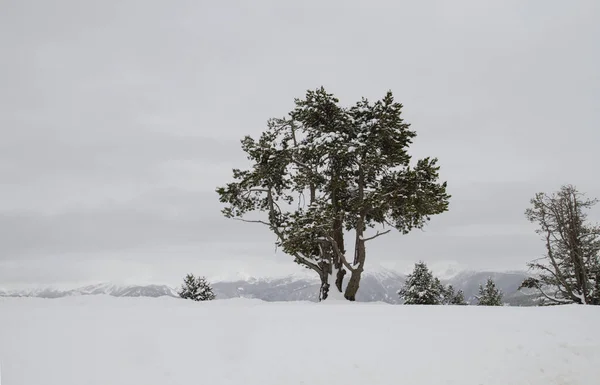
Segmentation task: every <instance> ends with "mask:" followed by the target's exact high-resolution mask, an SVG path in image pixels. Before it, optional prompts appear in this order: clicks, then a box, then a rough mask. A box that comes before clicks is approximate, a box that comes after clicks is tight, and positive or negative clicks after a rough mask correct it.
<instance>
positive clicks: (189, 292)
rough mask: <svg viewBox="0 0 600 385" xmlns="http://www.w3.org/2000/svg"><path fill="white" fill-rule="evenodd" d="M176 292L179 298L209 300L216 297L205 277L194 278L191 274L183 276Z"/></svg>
mask: <svg viewBox="0 0 600 385" xmlns="http://www.w3.org/2000/svg"><path fill="white" fill-rule="evenodd" d="M178 294H179V296H180V297H181V298H184V299H191V300H193V301H211V300H213V299H215V298H216V296H215V294H214V293H213V291H212V287H211V286H210V284H209V283H208V281H207V280H206V278H204V277H198V278H196V277H194V275H193V274H188V275H186V276H185V279H184V280H183V285H182V286H181V290H180V291H179V293H178Z"/></svg>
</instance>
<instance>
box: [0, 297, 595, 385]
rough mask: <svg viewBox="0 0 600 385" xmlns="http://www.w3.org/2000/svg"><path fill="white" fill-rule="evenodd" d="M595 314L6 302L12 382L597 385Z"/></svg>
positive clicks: (1, 305) (6, 352)
mask: <svg viewBox="0 0 600 385" xmlns="http://www.w3.org/2000/svg"><path fill="white" fill-rule="evenodd" d="M598 325H600V307H582V306H564V307H551V308H516V307H510V308H509V307H496V308H494V307H490V308H485V307H476V306H468V307H449V306H429V307H427V306H422V307H421V306H400V305H387V304H373V303H371V304H365V303H362V304H361V303H354V304H350V303H345V302H332V303H329V304H327V303H323V304H315V303H306V302H287V303H267V302H260V301H258V300H248V299H232V300H221V301H213V302H211V303H196V302H191V301H185V300H181V299H176V298H167V297H161V298H114V297H108V296H78V297H66V298H60V299H40V298H0V368H1V373H2V379H1V381H0V382H1V383H2V384H4V385H25V384H27V385H40V384H44V385H70V384H73V385H84V384H98V385H106V384H111V385H119V384H123V385H135V384H143V385H152V384H157V385H158V384H161V385H165V384H212V385H219V384H235V385H271V384H273V385H275V384H277V385H290V384H311V385H317V384H327V385H335V384H345V385H351V384H361V385H365V384H368V385H375V384H390V385H392V384H393V385H396V384H407V385H419V384H427V385H429V384H431V385H434V384H435V385H438V384H456V385H470V384H473V385H475V384H477V385H479V384H484V385H492V384H498V385H510V384H519V385H522V384H529V385H531V384H540V385H549V384H561V385H578V384H579V385H583V384H589V385H597V384H598V383H600V382H599V381H600V333H598Z"/></svg>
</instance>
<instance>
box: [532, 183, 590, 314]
mask: <svg viewBox="0 0 600 385" xmlns="http://www.w3.org/2000/svg"><path fill="white" fill-rule="evenodd" d="M597 202H598V200H596V199H587V198H585V196H584V195H583V194H582V193H580V192H579V191H577V189H576V188H575V187H574V186H570V185H567V186H563V187H562V188H561V189H560V190H559V191H558V192H556V193H553V194H551V195H548V194H544V193H538V194H536V196H535V197H534V198H533V199H532V200H531V207H530V208H529V209H527V211H526V212H525V214H526V216H527V219H529V221H530V222H532V223H536V224H537V225H538V229H537V231H536V232H537V233H538V234H539V235H541V236H542V239H543V240H544V244H545V248H546V254H545V255H544V256H543V257H542V258H539V259H536V260H534V261H533V262H531V263H529V264H528V266H529V268H530V269H531V270H532V271H534V272H535V273H536V276H535V277H531V278H528V279H526V280H525V281H524V282H523V284H522V285H521V288H532V289H536V290H537V291H539V293H540V294H541V296H542V303H543V304H566V303H578V304H592V305H600V226H598V225H596V224H591V223H588V221H587V213H586V211H587V210H589V209H591V208H592V207H593V206H594V205H595V204H596V203H597Z"/></svg>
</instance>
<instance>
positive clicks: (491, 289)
mask: <svg viewBox="0 0 600 385" xmlns="http://www.w3.org/2000/svg"><path fill="white" fill-rule="evenodd" d="M502 296H503V294H502V291H500V290H499V289H498V288H497V287H496V284H495V283H494V281H493V280H492V279H491V278H488V280H487V282H486V284H485V286H482V285H479V295H478V296H477V300H478V301H479V305H482V306H502Z"/></svg>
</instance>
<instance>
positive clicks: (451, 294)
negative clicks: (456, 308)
mask: <svg viewBox="0 0 600 385" xmlns="http://www.w3.org/2000/svg"><path fill="white" fill-rule="evenodd" d="M442 302H443V304H444V305H466V304H467V303H466V302H465V293H463V291H462V290H459V291H458V292H455V291H454V287H452V285H449V286H448V287H447V288H446V290H445V291H444V299H443V301H442Z"/></svg>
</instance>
